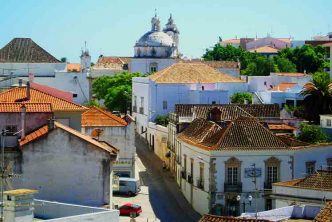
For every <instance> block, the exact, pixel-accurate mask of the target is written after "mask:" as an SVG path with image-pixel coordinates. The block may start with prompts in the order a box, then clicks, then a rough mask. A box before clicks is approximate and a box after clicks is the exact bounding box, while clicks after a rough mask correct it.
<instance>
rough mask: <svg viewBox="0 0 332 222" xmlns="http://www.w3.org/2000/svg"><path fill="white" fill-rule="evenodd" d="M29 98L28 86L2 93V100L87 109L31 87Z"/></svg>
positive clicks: (55, 108)
mask: <svg viewBox="0 0 332 222" xmlns="http://www.w3.org/2000/svg"><path fill="white" fill-rule="evenodd" d="M26 98H27V87H15V88H12V89H9V90H6V91H3V92H1V93H0V102H3V103H4V102H11V103H13V102H24V103H25V104H27V103H50V104H51V105H52V109H53V111H55V112H56V111H63V112H80V111H85V110H87V108H86V107H84V106H81V105H78V104H75V103H72V102H68V101H66V100H64V99H62V98H58V97H55V96H53V95H50V94H47V93H45V92H42V91H40V90H37V89H34V88H32V87H30V99H29V100H26Z"/></svg>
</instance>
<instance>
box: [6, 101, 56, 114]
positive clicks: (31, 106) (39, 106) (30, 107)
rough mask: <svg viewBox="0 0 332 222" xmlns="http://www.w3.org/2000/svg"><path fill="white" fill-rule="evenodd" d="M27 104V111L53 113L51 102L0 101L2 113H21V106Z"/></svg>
mask: <svg viewBox="0 0 332 222" xmlns="http://www.w3.org/2000/svg"><path fill="white" fill-rule="evenodd" d="M23 105H24V106H25V108H26V112H27V113H51V112H52V106H51V104H50V103H2V102H0V113H20V112H21V107H22V106H23Z"/></svg>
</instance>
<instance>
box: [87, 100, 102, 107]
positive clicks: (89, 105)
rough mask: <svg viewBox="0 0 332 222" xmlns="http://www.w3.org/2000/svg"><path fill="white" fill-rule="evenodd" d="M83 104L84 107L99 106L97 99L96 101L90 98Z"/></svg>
mask: <svg viewBox="0 0 332 222" xmlns="http://www.w3.org/2000/svg"><path fill="white" fill-rule="evenodd" d="M84 105H85V106H86V107H93V106H96V107H100V105H99V103H98V101H96V100H90V101H89V102H87V103H85V104H84Z"/></svg>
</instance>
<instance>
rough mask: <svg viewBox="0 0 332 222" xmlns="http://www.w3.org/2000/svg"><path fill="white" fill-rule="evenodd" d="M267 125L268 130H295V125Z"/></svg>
mask: <svg viewBox="0 0 332 222" xmlns="http://www.w3.org/2000/svg"><path fill="white" fill-rule="evenodd" d="M268 127H269V129H270V130H296V128H295V127H293V126H290V125H287V124H285V123H268Z"/></svg>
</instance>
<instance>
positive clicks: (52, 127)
mask: <svg viewBox="0 0 332 222" xmlns="http://www.w3.org/2000/svg"><path fill="white" fill-rule="evenodd" d="M52 129H54V119H53V118H51V119H49V120H48V130H52Z"/></svg>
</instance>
